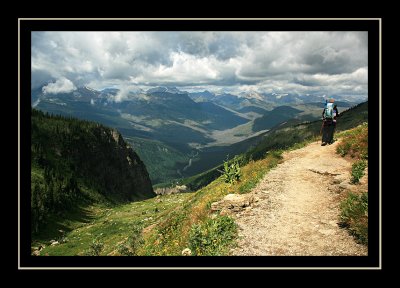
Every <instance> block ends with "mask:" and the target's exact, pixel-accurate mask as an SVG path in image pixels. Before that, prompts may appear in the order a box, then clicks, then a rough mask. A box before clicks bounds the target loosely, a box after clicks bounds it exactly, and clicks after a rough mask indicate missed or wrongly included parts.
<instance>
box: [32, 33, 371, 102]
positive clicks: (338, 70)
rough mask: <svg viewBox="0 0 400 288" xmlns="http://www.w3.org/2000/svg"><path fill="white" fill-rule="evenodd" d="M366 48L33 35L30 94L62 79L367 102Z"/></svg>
mask: <svg viewBox="0 0 400 288" xmlns="http://www.w3.org/2000/svg"><path fill="white" fill-rule="evenodd" d="M367 44H368V34H367V33H366V32H190V31H188V32H33V33H32V87H33V88H34V87H37V86H39V85H42V84H43V83H47V82H50V81H52V82H55V81H57V80H59V82H58V83H64V84H65V83H69V82H68V81H71V83H73V84H74V86H76V87H78V86H81V85H89V86H92V87H93V88H103V87H105V86H107V85H111V84H112V85H113V86H131V85H138V86H140V85H154V86H156V85H174V86H190V85H193V86H204V87H205V86H207V85H211V86H213V87H218V86H221V87H223V86H231V87H238V88H237V89H238V90H240V89H242V88H241V85H245V86H246V88H243V89H254V90H256V91H257V90H258V91H260V92H262V90H263V89H268V90H271V91H274V90H282V89H292V91H288V92H293V91H298V92H299V93H300V92H301V93H306V92H307V91H309V90H310V89H318V87H319V88H320V89H325V90H326V91H329V92H332V91H342V92H343V91H345V92H346V93H364V94H365V95H367V87H368V86H367V82H368V78H367V74H368V73H367V71H368V61H367V59H368V50H367ZM60 85H61V84H60ZM67 86H68V85H67ZM67 86H65V85H61V86H60V87H67ZM282 86H284V87H282ZM68 87H69V86H68ZM332 93H333V92H332Z"/></svg>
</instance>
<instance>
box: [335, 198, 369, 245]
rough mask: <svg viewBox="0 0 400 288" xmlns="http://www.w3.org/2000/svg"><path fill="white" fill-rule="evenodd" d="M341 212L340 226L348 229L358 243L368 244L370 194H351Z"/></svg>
mask: <svg viewBox="0 0 400 288" xmlns="http://www.w3.org/2000/svg"><path fill="white" fill-rule="evenodd" d="M340 210H341V213H340V225H341V226H342V227H346V228H348V229H349V231H350V233H351V234H352V235H353V236H354V237H355V238H356V240H357V241H358V242H360V243H362V244H368V192H365V193H362V194H361V195H356V194H353V193H349V195H348V196H347V198H346V199H345V200H343V201H342V202H341V204H340Z"/></svg>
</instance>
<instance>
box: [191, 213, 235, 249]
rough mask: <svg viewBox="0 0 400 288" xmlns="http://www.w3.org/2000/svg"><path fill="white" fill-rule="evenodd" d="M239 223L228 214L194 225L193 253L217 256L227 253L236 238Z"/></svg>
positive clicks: (192, 234)
mask: <svg viewBox="0 0 400 288" xmlns="http://www.w3.org/2000/svg"><path fill="white" fill-rule="evenodd" d="M236 233H237V225H236V223H235V222H234V221H233V219H232V218H230V217H228V216H218V217H216V218H215V219H208V220H206V221H205V222H203V223H201V224H195V225H193V226H192V228H191V231H190V235H189V248H190V250H191V251H192V253H193V255H197V256H204V255H208V256H216V255H223V254H224V253H226V250H227V249H228V247H229V246H230V245H231V244H232V242H233V240H234V239H235V238H236Z"/></svg>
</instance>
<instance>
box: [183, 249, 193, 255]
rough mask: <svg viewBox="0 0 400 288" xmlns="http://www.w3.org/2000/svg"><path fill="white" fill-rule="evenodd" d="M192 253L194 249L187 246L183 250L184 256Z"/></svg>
mask: <svg viewBox="0 0 400 288" xmlns="http://www.w3.org/2000/svg"><path fill="white" fill-rule="evenodd" d="M190 255H192V251H191V250H190V249H189V248H185V249H183V250H182V256H190Z"/></svg>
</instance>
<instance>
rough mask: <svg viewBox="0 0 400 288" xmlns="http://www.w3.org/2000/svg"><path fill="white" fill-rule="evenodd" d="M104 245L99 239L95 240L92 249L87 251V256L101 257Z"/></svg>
mask: <svg viewBox="0 0 400 288" xmlns="http://www.w3.org/2000/svg"><path fill="white" fill-rule="evenodd" d="M103 247H104V243H103V242H101V241H100V240H99V239H98V238H95V239H93V241H92V243H91V244H90V248H89V250H88V251H87V253H86V255H87V256H100V253H101V251H102V250H103Z"/></svg>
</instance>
